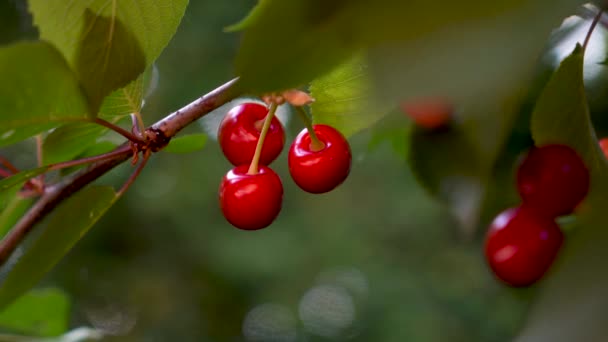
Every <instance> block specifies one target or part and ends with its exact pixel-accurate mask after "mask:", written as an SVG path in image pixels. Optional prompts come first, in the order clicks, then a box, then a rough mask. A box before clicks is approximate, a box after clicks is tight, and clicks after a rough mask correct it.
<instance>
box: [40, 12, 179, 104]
mask: <svg viewBox="0 0 608 342" xmlns="http://www.w3.org/2000/svg"><path fill="white" fill-rule="evenodd" d="M187 3H188V1H187V0H132V1H118V0H109V1H108V0H92V1H70V0H31V1H30V2H29V4H30V10H31V12H32V13H33V14H34V23H35V25H36V26H37V27H38V28H39V30H40V36H41V38H42V39H45V40H48V41H51V42H52V43H54V44H55V45H56V46H57V47H58V49H59V50H60V51H61V52H62V53H63V54H64V56H65V57H66V59H67V60H68V62H69V64H70V65H71V66H72V68H73V69H74V70H75V72H76V74H77V75H78V79H79V80H80V82H81V83H82V85H83V87H84V89H85V90H86V92H87V96H88V99H89V102H90V105H91V108H92V111H93V113H92V114H96V113H97V110H98V109H99V107H100V105H101V103H102V100H103V98H104V97H105V96H106V95H108V94H110V92H111V91H113V90H115V89H118V88H121V87H123V86H126V85H127V84H128V83H129V82H130V81H132V80H134V79H135V78H136V77H137V76H138V75H139V74H141V73H142V72H143V71H144V70H145V68H146V67H148V66H150V65H151V64H152V63H153V62H154V60H155V59H156V58H157V57H158V55H159V54H160V53H161V51H162V50H163V49H164V47H165V46H166V45H167V43H168V42H169V40H170V39H171V37H173V35H174V34H175V31H176V30H177V26H178V25H179V23H180V20H181V18H182V16H183V15H184V11H185V9H186V5H187Z"/></svg>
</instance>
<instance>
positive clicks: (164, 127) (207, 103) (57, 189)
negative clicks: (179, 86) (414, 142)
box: [0, 79, 240, 265]
mask: <svg viewBox="0 0 608 342" xmlns="http://www.w3.org/2000/svg"><path fill="white" fill-rule="evenodd" d="M238 95H240V91H239V90H238V87H237V83H236V79H234V80H232V81H229V82H228V83H226V84H224V85H222V86H220V87H218V88H217V89H215V90H213V91H211V92H209V93H208V94H206V95H204V96H202V97H200V98H198V99H197V100H195V101H193V102H192V103H190V104H188V105H187V106H185V107H183V108H181V109H179V110H178V111H176V112H174V113H172V114H170V115H168V116H167V117H165V118H164V119H162V120H160V121H158V122H157V123H155V124H154V125H153V126H151V127H150V128H148V129H147V130H146V131H150V132H152V133H155V136H156V138H155V139H157V140H158V141H157V140H154V139H153V140H152V141H150V142H149V143H150V144H151V146H152V147H154V146H155V145H157V146H158V147H159V148H158V149H154V148H152V149H150V150H151V151H152V152H155V151H156V150H160V148H162V146H165V145H166V144H167V143H168V140H169V139H171V138H172V137H173V136H175V134H177V132H179V131H181V130H182V129H183V128H185V127H186V126H188V125H190V124H191V123H193V122H195V121H196V120H197V119H199V118H201V117H202V116H204V115H205V114H207V113H209V112H211V111H212V110H214V109H216V108H218V107H219V106H221V105H223V104H225V103H226V102H228V101H231V100H233V99H234V98H235V97H237V96H238ZM130 145H131V144H130V143H129V142H126V143H124V144H122V145H120V146H119V147H117V148H116V149H115V150H114V151H117V150H119V151H121V152H120V153H117V154H116V155H115V156H114V157H113V158H111V159H107V160H103V161H98V162H95V163H93V164H91V165H90V166H89V167H87V168H85V169H84V170H81V171H79V172H77V173H76V174H74V175H72V176H69V177H67V178H66V179H64V180H63V181H62V182H60V183H59V184H56V185H53V186H49V187H48V188H47V189H46V191H45V193H44V195H43V196H42V197H40V199H38V201H37V202H36V203H35V204H34V205H33V206H32V207H31V208H30V209H29V210H28V211H27V213H25V215H23V216H22V217H21V219H20V220H19V221H18V222H17V224H15V226H13V228H12V229H11V230H10V232H9V233H8V234H7V235H6V236H5V237H4V239H3V240H2V241H0V265H4V264H5V263H6V261H7V260H8V258H9V257H10V255H11V254H12V253H13V251H14V250H15V249H16V248H17V246H18V245H19V244H20V243H21V241H23V239H24V238H25V237H26V236H27V234H28V233H29V232H30V231H31V230H32V229H33V227H34V225H35V224H36V223H38V222H40V221H41V220H42V219H43V218H45V217H46V215H48V214H49V213H51V212H52V211H53V209H55V208H56V207H57V206H58V205H59V204H60V203H62V202H63V201H64V200H65V199H67V198H68V197H70V196H71V195H73V194H74V193H75V192H77V191H78V190H80V189H82V188H84V187H85V186H87V185H88V184H90V183H91V182H93V181H94V180H96V179H97V178H99V177H101V176H103V175H104V174H106V173H107V172H109V171H111V170H112V169H114V168H115V167H116V166H118V165H120V164H122V163H123V162H125V161H126V160H128V159H129V157H131V156H132V155H133V151H132V150H131V148H130Z"/></svg>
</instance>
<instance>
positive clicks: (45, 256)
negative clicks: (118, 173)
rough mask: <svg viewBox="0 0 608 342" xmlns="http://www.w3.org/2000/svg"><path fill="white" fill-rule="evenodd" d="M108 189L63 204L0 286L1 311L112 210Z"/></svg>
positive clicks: (84, 192)
mask: <svg viewBox="0 0 608 342" xmlns="http://www.w3.org/2000/svg"><path fill="white" fill-rule="evenodd" d="M116 199H117V196H116V193H115V191H114V189H112V188H111V187H102V186H90V187H87V188H85V189H84V190H81V191H80V192H78V193H76V194H75V195H74V196H72V197H70V198H69V199H68V200H67V201H65V202H64V203H62V204H61V205H60V206H59V207H58V208H57V209H56V210H55V212H54V214H53V216H52V217H51V218H50V219H49V221H48V225H47V226H46V227H45V229H44V231H42V232H41V234H39V235H38V236H36V237H35V239H34V240H33V241H31V243H29V246H26V247H25V250H24V251H23V255H22V256H21V257H20V258H19V259H18V260H17V261H16V263H15V265H14V266H13V267H12V268H11V269H10V271H9V273H8V274H7V275H6V277H5V278H4V280H3V282H2V283H1V284H0V308H4V307H6V306H7V305H8V304H10V303H11V302H13V301H14V300H15V299H17V298H18V297H19V296H21V295H22V294H23V293H25V292H26V291H28V290H29V289H30V288H31V287H32V286H34V285H35V284H36V283H37V282H38V281H39V280H40V279H42V277H43V276H44V275H45V274H46V273H47V272H48V271H49V270H50V269H51V268H52V267H53V266H55V264H56V263H57V262H58V261H59V260H60V259H61V258H62V257H63V256H64V255H65V254H66V253H68V252H69V251H70V249H71V248H72V246H74V244H75V243H76V242H78V240H80V238H82V236H83V235H84V234H85V233H86V232H87V231H88V230H89V229H90V228H91V227H92V226H93V224H94V223H95V222H97V220H99V219H100V218H101V217H102V215H103V214H104V213H105V212H106V211H107V210H108V209H109V208H110V207H111V206H112V204H113V203H114V202H115V201H116Z"/></svg>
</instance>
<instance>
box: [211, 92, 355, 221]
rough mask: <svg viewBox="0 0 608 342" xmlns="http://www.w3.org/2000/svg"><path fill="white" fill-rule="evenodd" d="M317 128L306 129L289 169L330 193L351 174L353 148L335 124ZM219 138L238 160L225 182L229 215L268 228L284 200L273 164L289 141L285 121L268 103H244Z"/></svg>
mask: <svg viewBox="0 0 608 342" xmlns="http://www.w3.org/2000/svg"><path fill="white" fill-rule="evenodd" d="M268 117H270V121H268V120H267V118H268ZM264 126H267V127H264ZM312 130H313V134H311V133H310V132H309V130H307V129H304V130H303V131H302V132H300V134H298V136H297V137H296V139H295V140H294V141H293V143H292V145H291V147H290V149H289V157H288V164H289V173H290V174H291V177H292V178H293V180H294V181H295V183H296V184H297V185H298V186H299V187H300V188H302V189H303V190H305V191H307V192H310V193H324V192H328V191H331V190H333V189H334V188H336V187H337V186H338V185H340V184H341V183H342V182H343V181H344V180H345V179H346V177H347V176H348V174H349V171H350V164H351V152H350V147H349V145H348V142H347V141H346V139H345V138H344V136H342V134H340V132H338V131H337V130H336V129H334V128H333V127H331V126H327V125H314V126H312ZM218 141H219V143H220V146H221V148H222V151H223V153H224V155H225V156H226V158H227V159H228V160H229V161H230V162H231V163H232V164H233V165H235V168H233V169H232V170H230V171H229V172H228V173H227V174H226V175H225V176H224V178H223V179H222V182H221V184H220V190H219V199H220V207H221V209H222V212H223V214H224V216H225V217H226V219H227V220H228V221H229V222H230V223H231V224H232V225H234V226H235V227H237V228H240V229H244V230H257V229H261V228H264V227H267V226H268V225H270V224H271V223H272V222H273V221H274V219H275V218H276V217H277V216H278V214H279V212H280V210H281V203H282V199H283V185H282V182H281V179H280V178H279V176H278V175H277V174H276V173H275V172H274V171H273V170H272V169H271V168H269V167H268V165H269V164H270V163H272V162H273V161H274V160H275V159H276V158H277V157H278V155H279V154H280V153H281V151H282V149H283V146H284V144H285V132H284V129H283V126H282V125H281V123H280V122H279V121H278V120H277V119H276V118H274V112H271V113H269V110H268V108H267V107H266V106H264V105H263V104H259V103H253V102H252V103H244V104H241V105H238V106H236V107H234V108H233V109H232V110H230V111H229V112H228V113H227V114H226V117H225V118H224V119H223V121H222V123H221V124H220V127H219V133H218ZM256 150H259V151H256ZM256 152H259V153H257V156H256Z"/></svg>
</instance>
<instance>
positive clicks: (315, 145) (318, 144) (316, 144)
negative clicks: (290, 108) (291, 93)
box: [296, 106, 325, 152]
mask: <svg viewBox="0 0 608 342" xmlns="http://www.w3.org/2000/svg"><path fill="white" fill-rule="evenodd" d="M296 110H297V112H298V115H299V116H300V119H302V122H304V126H306V130H307V131H308V135H310V150H311V151H313V152H317V151H321V150H322V149H324V148H325V144H324V143H323V142H322V141H321V140H319V137H317V133H315V130H314V128H313V127H312V121H311V120H310V118H309V117H308V114H306V111H304V108H302V107H301V106H297V107H296Z"/></svg>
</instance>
